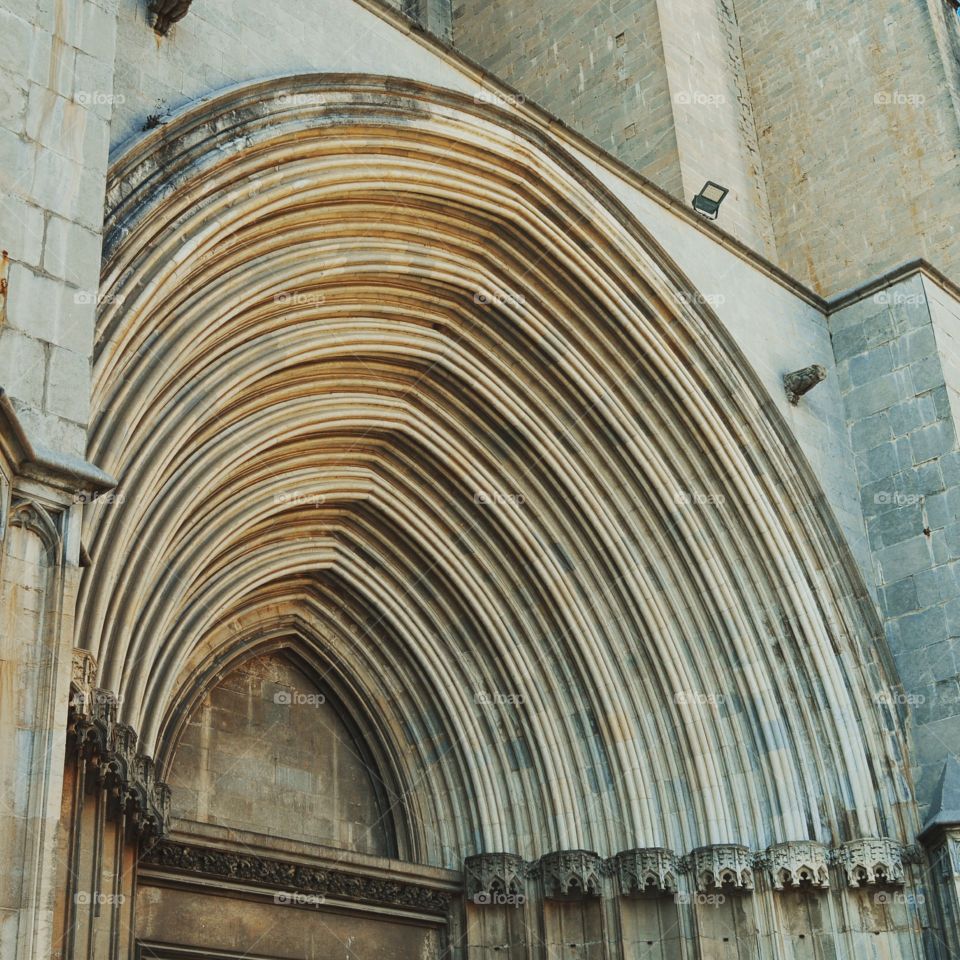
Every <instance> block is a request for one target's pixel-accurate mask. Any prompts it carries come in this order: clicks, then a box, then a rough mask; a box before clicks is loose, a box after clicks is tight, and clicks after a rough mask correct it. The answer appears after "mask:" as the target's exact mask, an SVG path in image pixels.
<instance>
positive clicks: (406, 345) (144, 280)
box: [78, 76, 914, 866]
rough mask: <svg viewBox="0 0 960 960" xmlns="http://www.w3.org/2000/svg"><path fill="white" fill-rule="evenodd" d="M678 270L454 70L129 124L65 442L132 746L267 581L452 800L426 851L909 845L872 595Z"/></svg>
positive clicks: (354, 82)
mask: <svg viewBox="0 0 960 960" xmlns="http://www.w3.org/2000/svg"><path fill="white" fill-rule="evenodd" d="M693 293H694V292H693V291H691V290H690V289H689V284H688V283H687V281H686V280H685V278H684V277H683V276H682V275H681V274H680V273H679V271H678V270H677V269H676V267H675V266H674V265H673V264H672V263H671V262H670V261H669V259H668V258H667V257H666V256H665V255H664V253H663V252H662V250H661V249H660V248H659V247H658V245H657V244H656V241H655V239H654V238H652V237H651V236H650V235H649V234H648V233H647V232H646V231H645V230H644V229H643V227H642V226H641V225H640V224H638V223H637V222H636V221H635V220H634V219H633V218H632V217H631V216H630V215H629V214H628V213H627V212H626V211H625V210H624V209H623V208H622V207H621V206H620V205H619V204H618V203H617V202H616V201H615V200H614V199H613V198H612V197H611V196H610V195H609V193H607V192H606V191H605V190H604V189H603V188H602V187H600V186H599V185H598V184H597V183H596V181H595V180H594V179H593V178H592V177H591V176H590V175H589V174H588V173H586V172H585V171H584V170H583V168H582V167H580V166H579V165H578V164H577V163H576V162H575V161H574V160H573V159H571V158H570V157H569V156H568V155H567V154H565V153H564V152H563V151H562V150H560V149H558V148H557V147H556V146H555V145H554V144H553V143H552V142H551V140H550V138H549V136H548V133H547V132H546V131H543V130H539V129H536V128H534V127H532V126H529V125H527V124H525V123H522V122H520V121H518V120H516V119H515V118H511V117H509V116H507V115H506V114H504V113H501V112H500V111H498V110H496V109H494V108H492V107H490V106H487V105H483V104H475V103H473V102H472V101H470V100H467V99H465V98H463V97H461V96H459V95H455V94H452V93H450V92H448V91H442V90H438V89H435V88H430V87H427V86H424V85H420V84H416V83H412V82H408V81H399V80H393V79H384V78H380V77H354V76H351V77H344V76H305V77H295V78H281V79H277V80H270V81H265V82H262V83H257V84H253V85H249V86H245V87H243V88H239V89H237V90H233V91H230V92H227V93H225V94H223V95H221V96H219V97H217V98H214V99H211V100H210V101H208V102H204V103H201V104H198V105H195V106H193V107H192V108H190V109H188V110H187V111H185V112H184V113H182V114H181V115H179V116H177V117H175V118H173V119H172V120H170V121H169V122H168V123H167V124H166V125H165V126H164V127H163V128H161V129H158V130H155V131H153V132H152V133H150V134H149V135H147V136H146V137H144V138H143V140H142V141H141V142H140V143H138V144H137V145H135V146H134V147H133V148H132V149H131V150H130V151H129V152H128V153H127V154H125V155H124V156H123V157H122V158H120V159H119V160H117V162H116V163H115V164H114V165H113V167H112V170H111V177H110V184H109V189H108V219H107V229H106V242H105V263H104V271H103V283H102V291H101V299H102V303H101V310H100V319H99V323H98V331H97V345H96V362H95V376H94V391H93V420H92V422H93V427H92V429H91V438H90V450H89V456H90V458H91V459H92V460H93V461H94V462H96V463H98V464H99V465H100V466H101V467H103V468H104V469H105V470H107V471H108V472H110V473H111V474H114V475H116V476H117V477H118V478H119V479H120V487H119V488H118V489H119V491H120V493H122V494H124V496H123V497H122V498H120V502H115V503H113V504H110V505H108V506H104V507H102V508H100V509H96V508H95V509H94V510H93V511H91V513H90V515H89V516H88V518H87V524H86V533H85V535H86V538H87V541H88V543H89V546H90V551H91V553H92V555H93V556H94V557H95V560H96V562H95V565H94V566H93V568H91V570H90V571H89V573H88V575H87V576H86V578H85V581H84V584H83V591H82V597H81V606H80V611H79V616H78V622H79V624H80V634H79V636H80V637H81V638H82V641H83V643H84V644H86V645H88V646H89V647H90V648H91V649H92V650H94V651H95V652H96V653H97V655H98V658H99V662H100V669H101V683H102V684H103V685H104V686H108V687H110V688H111V689H115V690H117V691H118V692H120V693H122V695H123V714H124V719H125V720H127V722H129V723H132V724H133V725H135V726H136V727H137V728H138V729H139V730H141V731H142V737H143V745H144V749H145V750H146V751H147V752H151V751H154V750H156V748H157V745H158V739H159V736H160V730H161V722H162V718H163V717H164V715H165V714H166V712H167V711H168V709H169V708H170V704H171V703H173V702H174V701H175V700H176V698H177V696H178V695H179V692H178V683H179V682H180V678H181V677H182V675H183V672H184V670H185V669H187V667H188V664H189V663H191V661H192V658H194V657H195V654H196V651H197V649H198V648H199V647H200V646H201V645H203V644H204V643H207V642H208V638H209V637H210V636H211V635H212V634H214V633H215V632H216V631H217V630H218V629H220V627H221V626H222V625H223V624H224V623H229V622H231V620H232V619H233V618H235V617H238V616H240V615H241V613H242V612H243V611H244V610H246V609H249V608H251V606H258V605H259V606H261V607H262V608H263V609H267V608H268V607H269V606H270V605H271V604H272V605H274V607H275V608H276V610H277V611H278V613H279V614H280V615H282V616H291V617H301V618H303V619H304V620H308V621H310V620H312V621H320V622H322V623H323V625H324V630H325V631H326V633H325V634H324V633H323V632H321V631H320V630H319V629H318V630H317V631H316V633H315V634H314V635H313V636H312V637H311V642H313V643H318V644H319V643H322V642H323V636H324V635H326V637H327V638H328V642H330V641H329V638H330V637H331V636H333V637H336V643H337V644H338V645H340V646H341V647H342V648H343V649H344V651H346V652H347V653H348V654H349V657H350V658H351V662H353V663H354V664H355V667H356V682H357V685H358V689H361V690H364V691H366V692H367V694H368V695H370V694H372V693H376V695H378V696H382V697H383V704H384V709H385V710H387V711H388V712H389V711H394V713H393V715H392V716H391V717H390V719H389V724H388V725H389V726H391V728H392V729H399V728H400V727H401V726H402V723H401V717H402V719H403V722H406V723H407V724H408V726H409V727H410V728H411V729H413V730H414V731H415V734H416V735H415V736H414V738H413V740H412V742H411V743H410V744H408V747H407V749H406V751H405V753H404V757H405V762H406V763H407V764H408V772H407V776H408V778H409V779H410V780H411V781H412V782H414V781H415V782H417V783H419V784H420V785H421V790H422V794H421V795H419V796H418V797H417V800H416V803H417V804H418V805H419V807H420V808H421V809H425V806H426V805H427V804H428V800H427V799H426V797H427V795H429V796H430V797H437V796H439V797H441V798H443V797H455V798H458V799H457V800H456V802H453V801H450V802H447V806H446V808H445V809H444V806H443V804H444V802H445V801H443V800H442V799H441V801H439V802H436V801H435V800H430V801H429V803H431V804H433V803H436V805H435V806H434V807H433V810H434V815H435V816H436V817H437V818H438V819H437V821H436V832H435V834H434V836H433V838H432V839H431V840H429V841H428V843H427V850H425V851H424V855H425V857H426V859H427V860H428V862H432V863H436V864H438V865H447V866H453V865H456V864H457V863H459V861H460V860H461V859H462V857H463V856H465V855H469V854H470V853H473V852H477V850H478V848H483V849H486V850H513V851H516V852H519V853H521V854H522V855H523V856H526V857H537V856H540V855H541V854H543V853H545V852H548V851H549V850H553V849H576V848H586V849H593V850H598V851H600V852H601V853H602V854H604V855H610V854H613V853H615V852H616V851H618V850H625V849H628V848H633V847H668V848H671V849H674V850H679V851H688V850H692V849H694V848H697V847H701V846H703V845H710V844H736V843H742V844H746V845H748V846H749V847H751V848H753V849H763V848H765V847H766V846H767V845H769V844H770V843H776V842H788V841H797V840H807V839H810V840H819V841H821V842H823V843H828V844H829V843H837V842H841V841H843V840H845V839H847V838H853V837H860V836H880V837H882V836H890V837H894V838H895V839H897V840H900V841H905V840H907V839H908V838H909V835H910V833H911V831H912V829H913V826H914V824H913V820H912V817H913V813H912V806H911V804H910V794H909V785H908V783H907V779H906V777H907V775H906V773H905V769H906V767H905V764H904V761H903V756H904V747H903V742H902V735H901V732H900V728H899V720H898V719H897V718H889V717H888V718H885V717H884V716H883V709H884V708H883V707H882V705H881V704H880V703H879V702H878V695H879V694H881V693H883V692H885V691H886V690H887V689H888V687H889V683H890V680H889V676H888V672H887V663H886V659H885V653H884V647H883V641H882V637H881V635H880V629H879V625H878V624H877V622H876V620H875V617H874V615H873V613H872V611H871V608H870V605H869V602H868V600H867V598H866V595H865V591H864V589H863V587H862V584H861V583H860V581H859V578H858V576H857V574H856V572H855V570H854V566H853V563H852V561H851V559H850V557H849V554H848V551H847V549H846V547H845V545H844V543H843V542H842V538H841V537H840V535H839V533H838V532H837V528H836V524H835V522H834V520H833V518H832V515H831V513H830V510H829V508H828V507H827V506H826V505H825V504H824V503H823V497H822V493H821V492H820V490H819V488H818V487H817V484H816V481H815V478H813V477H812V476H811V475H810V472H809V469H808V468H807V467H806V465H805V463H804V462H803V460H802V457H801V455H800V453H799V451H798V450H797V448H796V445H795V444H794V442H793V441H792V438H791V437H790V435H789V433H788V431H787V429H786V427H785V426H784V424H783V422H782V421H781V419H780V418H779V415H778V414H777V413H776V411H775V410H774V409H773V406H772V404H771V403H770V402H769V399H768V398H767V397H766V396H765V394H764V392H763V389H762V388H761V386H760V385H759V382H758V380H757V379H756V377H754V376H753V374H752V373H751V372H750V370H749V368H748V365H747V363H746V361H745V360H744V358H743V356H742V354H741V353H740V351H739V350H738V349H737V347H736V346H735V344H733V343H732V341H731V340H730V338H729V337H728V336H727V334H726V333H725V331H724V330H723V328H722V327H721V325H720V324H719V322H718V321H717V319H716V317H715V316H713V314H712V313H711V312H710V311H709V309H708V308H707V307H706V306H704V305H703V298H701V297H697V296H695V295H693ZM478 494H483V495H486V496H487V497H488V498H490V500H491V502H489V503H484V502H477V501H476V497H477V495H478ZM311 496H312V497H314V499H313V500H312V501H311V500H310V497H311ZM520 497H522V498H523V502H522V503H521V502H520V501H519V498H520ZM498 498H500V499H498ZM511 498H513V499H511ZM344 608H346V609H348V610H349V611H350V613H349V615H347V614H346V613H345V612H344ZM351 623H356V624H358V625H359V626H360V628H361V629H360V630H359V632H358V633H357V634H356V635H355V636H351V634H350V632H349V626H350V624H351ZM345 627H347V629H346V632H344V628H345ZM480 685H482V687H483V689H477V688H478V686H480ZM479 693H492V694H502V695H505V696H508V697H509V696H511V695H519V696H522V697H523V701H524V702H523V703H522V704H519V705H516V704H514V705H508V706H510V707H511V709H501V708H500V707H501V706H502V705H497V704H495V705H494V706H495V709H493V710H490V709H488V708H487V707H486V706H485V705H483V704H478V703H477V702H476V700H477V694H479ZM886 727H889V730H890V731H892V732H888V731H887V730H886V729H885V728H886ZM438 745H439V747H440V748H442V749H443V751H444V752H443V760H442V762H439V763H438V762H437V761H436V756H437V752H438ZM447 745H449V749H447ZM398 755H399V751H398ZM451 817H453V819H451ZM458 817H459V818H463V819H456V818H458Z"/></svg>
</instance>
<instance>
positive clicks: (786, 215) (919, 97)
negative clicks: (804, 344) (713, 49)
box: [735, 0, 960, 294]
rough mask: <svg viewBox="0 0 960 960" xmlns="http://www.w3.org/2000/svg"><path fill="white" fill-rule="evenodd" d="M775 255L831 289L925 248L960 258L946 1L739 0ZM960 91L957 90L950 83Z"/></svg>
mask: <svg viewBox="0 0 960 960" xmlns="http://www.w3.org/2000/svg"><path fill="white" fill-rule="evenodd" d="M735 6H736V13H737V19H738V22H739V25H740V31H741V37H742V43H743V52H744V58H745V64H746V73H747V77H748V78H749V84H750V97H751V101H752V104H753V111H754V116H755V118H756V125H757V131H758V135H759V144H760V154H761V158H762V164H763V172H764V178H765V181H766V186H767V196H768V197H769V199H770V210H771V214H772V217H773V225H774V229H775V232H776V244H777V251H778V258H779V259H778V262H779V263H780V265H781V266H782V267H783V268H784V269H785V270H787V271H788V272H789V273H791V274H792V275H793V276H796V277H797V278H799V279H801V280H803V281H805V282H807V283H810V284H812V285H813V286H814V287H815V288H817V289H818V290H819V291H820V292H822V293H825V294H833V293H837V292H839V291H841V290H844V289H849V288H851V287H855V286H857V284H859V283H861V282H863V280H865V279H867V278H870V277H873V276H877V275H879V274H882V273H883V272H885V271H886V270H889V269H891V268H893V267H894V266H896V265H898V264H900V263H903V262H904V261H908V260H912V259H914V258H916V257H924V258H926V259H927V260H929V261H930V262H932V263H933V264H934V265H935V266H937V267H939V268H940V269H941V270H943V271H945V272H946V273H948V274H951V275H955V274H956V273H957V271H958V269H960V243H958V237H957V228H956V224H957V216H958V213H960V128H958V122H957V112H956V106H955V101H954V97H955V95H956V92H957V91H956V87H955V83H956V78H955V77H954V78H953V81H952V82H951V80H950V78H949V77H948V73H947V70H946V69H945V66H944V63H945V59H944V56H945V55H946V56H947V59H949V58H950V56H952V55H951V54H949V53H948V52H947V50H946V49H945V48H943V47H942V46H941V45H940V44H938V33H939V34H941V35H944V34H945V33H946V31H947V30H950V31H953V33H954V34H955V33H956V32H957V31H958V29H960V28H958V25H957V22H956V17H955V16H952V15H951V17H952V21H951V22H949V23H946V24H944V23H943V8H945V7H946V6H947V5H946V4H945V3H944V2H943V0H935V2H931V3H915V2H908V0H884V2H882V3H850V2H849V0H821V2H818V3H801V4H796V3H783V2H782V0H736V5H735ZM952 86H953V90H952V91H951V87H952Z"/></svg>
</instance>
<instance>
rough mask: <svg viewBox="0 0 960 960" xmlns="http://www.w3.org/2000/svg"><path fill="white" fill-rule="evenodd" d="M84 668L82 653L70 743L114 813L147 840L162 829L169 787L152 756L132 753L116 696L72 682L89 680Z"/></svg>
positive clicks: (133, 743) (133, 740)
mask: <svg viewBox="0 0 960 960" xmlns="http://www.w3.org/2000/svg"><path fill="white" fill-rule="evenodd" d="M89 669H90V666H89V664H85V663H84V658H83V657H82V656H81V657H76V658H75V659H74V682H73V684H72V691H71V702H70V715H69V723H68V732H69V735H70V742H71V743H72V745H73V748H74V749H75V751H76V754H77V756H78V757H79V758H80V759H81V760H83V761H85V762H86V763H87V765H88V769H89V770H90V771H91V772H92V773H93V774H94V776H95V777H96V780H97V782H98V783H99V785H100V787H101V788H102V789H104V790H106V791H107V792H108V794H110V795H111V797H112V798H113V801H114V803H113V809H114V812H115V813H116V814H120V815H123V816H125V817H127V818H128V822H129V823H130V824H131V825H132V826H133V829H134V830H135V832H136V833H137V834H139V835H140V837H141V838H143V839H144V840H147V841H149V842H153V841H155V840H156V839H157V838H159V837H163V836H165V835H166V833H167V825H168V823H169V820H170V788H169V787H168V786H167V785H166V784H165V783H161V782H160V781H159V780H157V777H156V769H155V766H154V762H153V760H152V759H151V758H150V757H146V756H144V755H143V754H140V753H138V752H137V742H138V737H137V733H136V731H135V730H134V729H133V727H131V726H129V725H128V724H125V723H120V722H119V721H118V720H117V711H118V706H119V703H118V699H117V697H116V695H115V694H113V693H112V692H110V691H109V690H103V689H100V688H98V687H92V688H91V687H84V686H83V684H82V682H78V680H80V681H82V680H84V679H87V680H88V681H89V680H90V679H91V675H90V673H89ZM85 671H86V673H85ZM78 674H79V675H78Z"/></svg>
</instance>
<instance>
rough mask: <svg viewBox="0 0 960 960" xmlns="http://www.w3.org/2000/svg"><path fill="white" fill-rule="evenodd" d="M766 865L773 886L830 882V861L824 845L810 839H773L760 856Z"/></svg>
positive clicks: (819, 884) (807, 885)
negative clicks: (762, 856) (773, 842)
mask: <svg viewBox="0 0 960 960" xmlns="http://www.w3.org/2000/svg"><path fill="white" fill-rule="evenodd" d="M763 861H764V865H765V866H766V867H767V868H768V869H769V871H770V876H771V879H772V880H773V889H774V890H786V889H787V888H788V887H789V888H794V889H798V888H800V887H804V888H809V887H816V888H819V889H826V888H827V887H829V886H830V865H829V863H828V860H827V848H826V847H825V846H824V845H823V844H822V843H817V842H816V841H814V840H796V841H788V842H786V843H776V844H774V845H773V846H771V847H770V848H769V849H768V850H767V853H766V856H765V857H764V858H763Z"/></svg>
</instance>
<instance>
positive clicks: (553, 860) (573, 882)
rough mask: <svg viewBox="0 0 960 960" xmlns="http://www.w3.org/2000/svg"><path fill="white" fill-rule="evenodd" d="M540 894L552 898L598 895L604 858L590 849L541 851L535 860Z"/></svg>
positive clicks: (567, 898)
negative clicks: (539, 882) (542, 853)
mask: <svg viewBox="0 0 960 960" xmlns="http://www.w3.org/2000/svg"><path fill="white" fill-rule="evenodd" d="M538 870H539V873H540V877H541V879H542V880H543V890H544V895H545V896H546V897H548V898H550V899H553V900H575V899H580V898H584V897H598V896H600V892H601V889H602V876H603V872H604V861H603V859H602V858H601V857H600V856H598V855H597V854H595V853H593V852H592V851H590V850H558V851H556V852H555V853H547V854H544V856H542V857H541V858H540V861H539V863H538Z"/></svg>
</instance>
